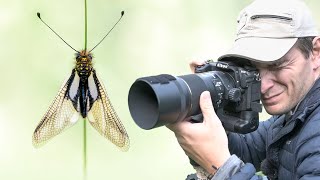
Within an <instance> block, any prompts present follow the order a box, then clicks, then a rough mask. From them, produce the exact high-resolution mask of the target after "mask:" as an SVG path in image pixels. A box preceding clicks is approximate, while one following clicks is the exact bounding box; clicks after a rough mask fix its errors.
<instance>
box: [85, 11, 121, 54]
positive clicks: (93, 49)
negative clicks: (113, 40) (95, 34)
mask: <svg viewBox="0 0 320 180" xmlns="http://www.w3.org/2000/svg"><path fill="white" fill-rule="evenodd" d="M123 15H124V11H121V16H120V18H119V20H118V21H117V22H116V23H115V24H114V25H113V27H112V28H111V29H110V30H109V32H108V33H107V34H106V35H105V36H104V37H103V38H102V39H101V41H100V42H99V43H98V44H97V45H96V46H94V47H93V48H92V49H91V50H90V51H89V52H91V51H93V50H94V49H95V48H96V47H97V46H98V45H99V44H100V43H101V42H102V41H103V40H104V39H105V38H106V37H107V36H108V35H109V33H110V32H111V31H112V30H113V28H115V27H116V25H117V24H118V23H119V22H120V20H121V18H122V17H123Z"/></svg>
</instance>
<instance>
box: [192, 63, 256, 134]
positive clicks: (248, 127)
mask: <svg viewBox="0 0 320 180" xmlns="http://www.w3.org/2000/svg"><path fill="white" fill-rule="evenodd" d="M205 72H215V73H211V74H210V75H211V76H212V77H211V83H212V85H213V86H214V89H215V93H211V98H212V102H213V106H214V109H215V111H216V114H217V116H218V117H219V118H220V120H221V122H222V124H223V126H224V128H225V129H226V130H227V131H231V132H237V133H241V134H245V133H249V132H252V131H254V130H256V129H257V127H258V125H259V112H261V111H262V105H261V104H260V98H261V95H260V87H261V82H260V76H259V72H258V71H257V70H256V69H255V68H254V67H252V66H249V65H245V64H243V65H241V66H240V65H238V64H235V63H233V62H226V61H218V62H212V61H210V60H209V61H207V62H206V63H205V64H204V65H202V66H198V67H196V69H195V73H205Z"/></svg>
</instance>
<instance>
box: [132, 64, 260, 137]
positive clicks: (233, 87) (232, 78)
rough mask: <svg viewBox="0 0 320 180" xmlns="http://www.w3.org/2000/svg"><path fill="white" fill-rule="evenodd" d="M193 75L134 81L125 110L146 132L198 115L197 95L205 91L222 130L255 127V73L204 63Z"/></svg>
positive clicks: (257, 109) (257, 98) (257, 86)
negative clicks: (128, 111) (127, 107)
mask: <svg viewBox="0 0 320 180" xmlns="http://www.w3.org/2000/svg"><path fill="white" fill-rule="evenodd" d="M196 72H198V73H195V74H188V75H182V76H172V75H169V74H161V75H157V76H148V77H142V78H138V79H137V80H136V81H135V82H134V83H133V84H132V86H131V88H130V90H129V95H128V105H129V110H130V113H131V116H132V118H133V120H134V121H135V123H136V124H137V125H138V126H139V127H140V128H142V129H146V130H148V129H153V128H156V127H160V126H163V125H166V124H171V123H175V122H177V121H181V120H183V119H185V118H187V117H190V116H195V115H199V114H201V110H200V106H199V99H200V95H201V93H202V92H203V91H209V92H210V94H211V97H212V102H213V105H214V109H215V110H216V112H217V115H218V117H219V118H220V119H221V120H222V124H223V125H224V127H225V128H226V130H229V131H242V132H247V131H252V130H253V129H255V128H256V127H257V123H258V122H257V121H258V112H260V111H261V104H260V103H259V101H260V81H259V75H258V73H257V71H255V70H254V69H252V68H247V69H244V68H242V67H237V66H231V65H230V63H224V62H218V63H209V62H208V63H206V64H205V65H203V66H200V67H198V69H197V70H196ZM244 118H245V119H244ZM249 126H250V127H249ZM239 128H242V129H240V130H239Z"/></svg>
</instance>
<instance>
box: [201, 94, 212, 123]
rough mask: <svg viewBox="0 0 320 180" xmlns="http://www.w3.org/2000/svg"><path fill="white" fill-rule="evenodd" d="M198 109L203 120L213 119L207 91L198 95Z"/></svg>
mask: <svg viewBox="0 0 320 180" xmlns="http://www.w3.org/2000/svg"><path fill="white" fill-rule="evenodd" d="M200 108H201V111H202V114H203V118H204V119H207V118H213V116H215V111H214V109H213V105H212V100H211V96H210V93H209V91H204V92H203V93H202V94H201V95H200Z"/></svg>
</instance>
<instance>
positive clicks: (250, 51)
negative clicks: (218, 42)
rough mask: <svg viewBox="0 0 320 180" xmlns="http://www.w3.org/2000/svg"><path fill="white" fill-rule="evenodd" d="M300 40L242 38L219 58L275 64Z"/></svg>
mask: <svg viewBox="0 0 320 180" xmlns="http://www.w3.org/2000/svg"><path fill="white" fill-rule="evenodd" d="M297 39H298V38H281V39H280V38H279V39H272V38H257V37H248V38H240V39H238V40H236V41H235V43H234V45H233V47H232V48H231V49H230V50H229V51H228V52H227V53H226V54H225V55H222V56H220V57H219V59H218V60H219V61H220V60H223V59H225V58H228V60H229V59H232V57H237V58H243V59H248V60H250V61H257V62H265V63H268V62H270V63H271V62H273V61H276V60H278V59H280V58H281V57H282V56H284V55H285V54H286V53H287V52H288V51H289V50H290V49H291V47H292V46H293V45H294V44H295V42H296V41H297Z"/></svg>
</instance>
